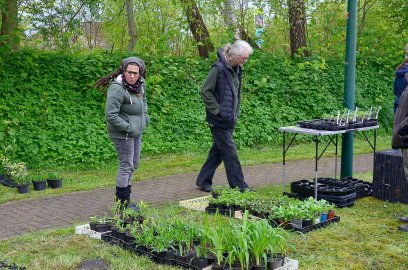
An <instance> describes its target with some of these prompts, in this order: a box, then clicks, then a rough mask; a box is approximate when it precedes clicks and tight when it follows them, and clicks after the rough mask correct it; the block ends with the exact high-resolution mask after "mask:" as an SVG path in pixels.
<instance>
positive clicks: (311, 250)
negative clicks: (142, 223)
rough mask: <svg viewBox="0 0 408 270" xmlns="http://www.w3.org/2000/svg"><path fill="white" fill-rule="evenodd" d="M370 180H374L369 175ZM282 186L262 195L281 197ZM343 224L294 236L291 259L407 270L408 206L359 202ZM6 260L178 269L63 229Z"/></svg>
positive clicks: (3, 245) (6, 254)
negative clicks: (404, 219)
mask: <svg viewBox="0 0 408 270" xmlns="http://www.w3.org/2000/svg"><path fill="white" fill-rule="evenodd" d="M365 176H366V177H370V175H369V174H365ZM280 190H281V186H280V185H276V186H272V187H265V188H262V189H259V190H258V191H259V192H261V193H268V194H269V193H273V194H277V193H279V192H280ZM157 211H159V213H171V214H172V215H174V214H175V215H177V216H179V217H184V218H186V219H190V220H197V222H200V218H203V215H205V214H204V213H199V212H193V211H190V210H186V209H181V208H178V207H175V206H165V207H163V208H160V209H157ZM336 215H338V216H340V218H341V220H340V222H339V223H334V224H331V225H329V226H327V227H325V228H322V229H319V230H316V231H313V232H310V233H308V234H305V235H301V234H297V233H292V234H291V235H292V237H291V238H290V241H291V242H290V243H291V250H290V252H289V254H288V256H289V257H290V258H293V259H296V260H298V261H299V269H306V270H309V269H310V270H326V269H385V270H395V269H408V234H407V233H403V232H400V231H398V230H397V227H398V226H399V225H401V222H399V221H398V219H399V217H400V216H403V215H408V208H407V206H406V205H403V204H398V203H394V204H391V203H387V202H383V201H380V200H377V199H375V198H373V197H366V198H363V199H360V200H358V201H356V203H355V204H354V206H352V207H347V208H338V209H336ZM0 254H2V255H1V256H2V257H1V259H7V260H9V261H12V262H15V263H17V264H18V265H21V266H26V267H27V268H28V269H31V270H37V269H77V268H78V265H79V264H80V263H81V262H82V261H84V260H87V259H96V258H101V259H103V260H104V261H106V262H107V263H108V264H109V266H110V268H109V269H137V270H151V269H166V270H167V269H168V270H170V269H178V268H174V267H169V266H162V265H156V264H153V263H152V262H150V261H149V260H148V259H147V258H145V257H139V256H136V255H134V254H132V253H130V252H128V251H125V250H122V249H120V248H118V247H116V246H111V245H108V244H105V243H103V242H102V241H99V240H95V239H91V238H88V237H86V236H79V235H75V234H74V228H73V227H69V228H63V229H56V230H48V231H42V232H36V233H30V234H26V235H24V236H20V237H15V238H12V239H9V240H4V241H0Z"/></svg>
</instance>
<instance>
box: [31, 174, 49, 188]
mask: <svg viewBox="0 0 408 270" xmlns="http://www.w3.org/2000/svg"><path fill="white" fill-rule="evenodd" d="M30 179H32V180H31V182H32V183H33V186H34V190H35V191H41V190H45V189H46V188H47V180H46V177H45V176H43V175H41V174H33V175H31V176H30Z"/></svg>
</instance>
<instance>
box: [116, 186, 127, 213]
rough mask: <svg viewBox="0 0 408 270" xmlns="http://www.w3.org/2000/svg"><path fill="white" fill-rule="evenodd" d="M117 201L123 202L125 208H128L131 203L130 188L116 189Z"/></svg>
mask: <svg viewBox="0 0 408 270" xmlns="http://www.w3.org/2000/svg"><path fill="white" fill-rule="evenodd" d="M116 199H117V200H119V201H120V202H121V204H122V206H123V208H126V207H128V205H129V202H130V192H129V187H116Z"/></svg>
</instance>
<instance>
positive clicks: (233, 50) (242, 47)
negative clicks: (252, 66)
mask: <svg viewBox="0 0 408 270" xmlns="http://www.w3.org/2000/svg"><path fill="white" fill-rule="evenodd" d="M253 51H254V50H253V49H252V47H251V46H250V45H249V44H248V43H247V42H246V41H243V40H237V41H235V43H234V44H232V45H231V44H227V45H225V46H224V52H225V53H226V54H227V55H228V56H232V55H239V56H241V55H242V54H244V53H245V52H248V53H249V54H252V52H253Z"/></svg>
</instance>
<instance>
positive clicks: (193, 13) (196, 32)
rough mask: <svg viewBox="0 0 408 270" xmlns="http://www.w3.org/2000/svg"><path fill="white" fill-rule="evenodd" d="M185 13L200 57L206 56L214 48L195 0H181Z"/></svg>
mask: <svg viewBox="0 0 408 270" xmlns="http://www.w3.org/2000/svg"><path fill="white" fill-rule="evenodd" d="M181 2H182V3H183V5H184V8H185V12H186V15H187V21H188V25H189V26H190V30H191V32H192V33H193V36H194V40H195V42H196V43H197V47H198V53H199V55H200V57H202V58H206V57H208V55H209V53H210V52H211V51H213V50H214V45H213V44H212V43H211V41H210V34H209V33H208V30H207V27H206V26H205V23H204V20H203V18H202V17H201V14H200V11H199V10H198V7H197V4H196V2H195V0H181Z"/></svg>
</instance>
